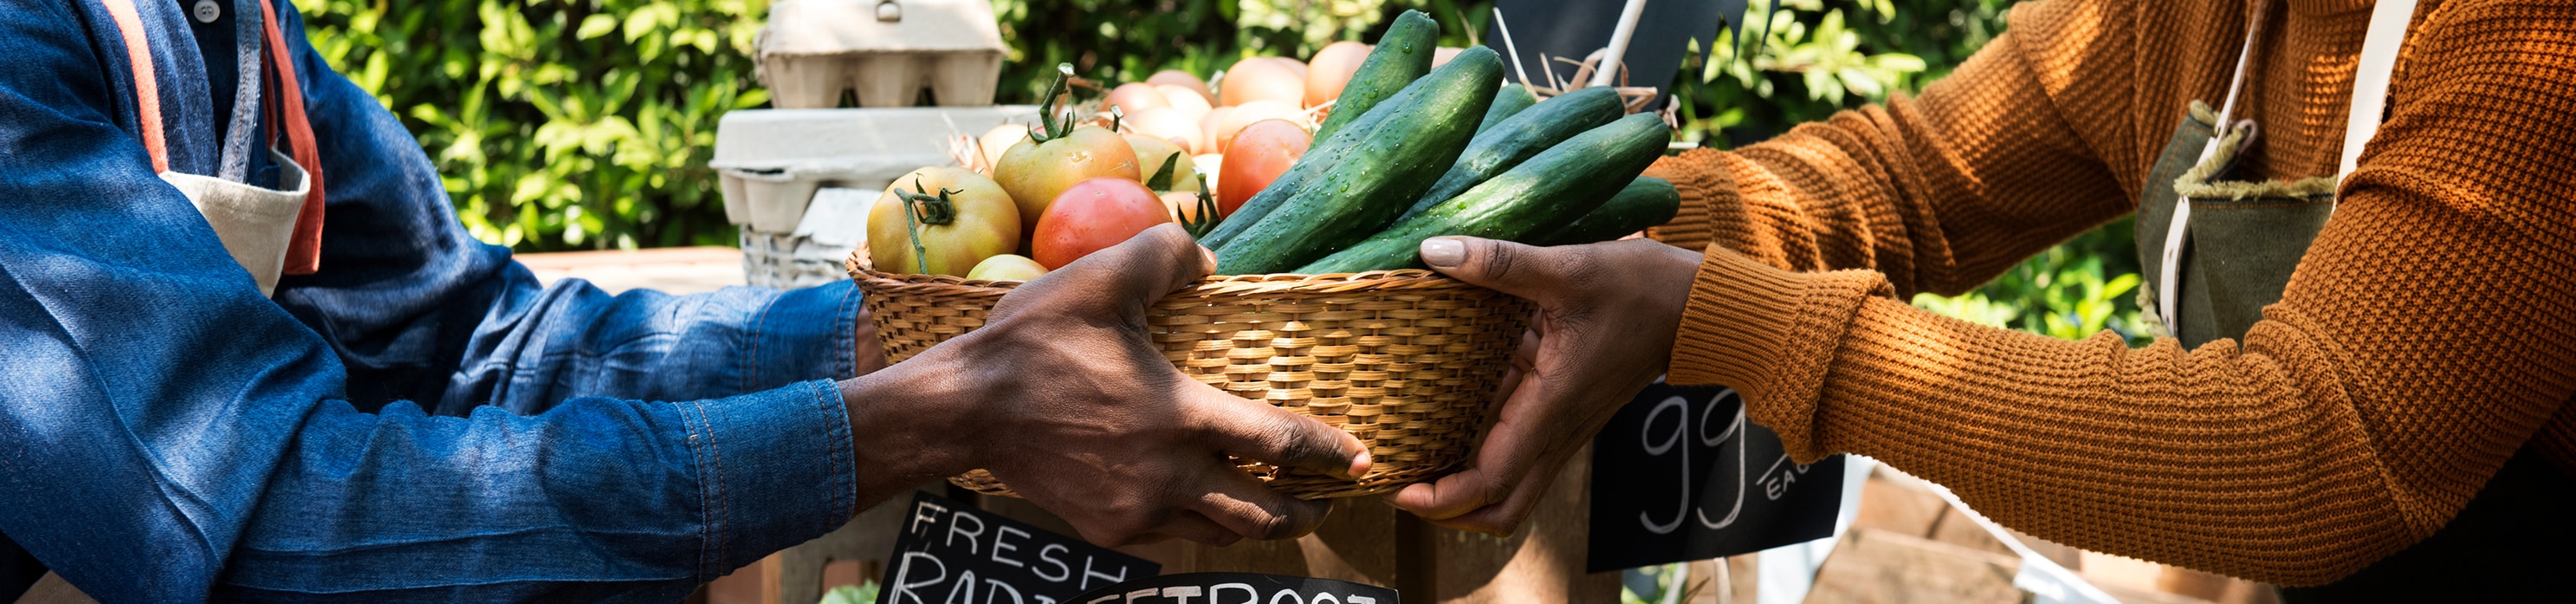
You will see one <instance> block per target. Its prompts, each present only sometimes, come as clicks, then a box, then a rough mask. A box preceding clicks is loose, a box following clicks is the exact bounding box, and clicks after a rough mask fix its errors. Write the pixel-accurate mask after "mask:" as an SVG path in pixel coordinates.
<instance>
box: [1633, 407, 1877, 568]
mask: <svg viewBox="0 0 2576 604" xmlns="http://www.w3.org/2000/svg"><path fill="white" fill-rule="evenodd" d="M1842 482H1843V463H1842V458H1841V456H1839V455H1838V456H1834V457H1828V458H1825V459H1824V460H1822V461H1821V462H1819V463H1815V464H1811V465H1810V464H1800V463H1798V462H1795V461H1791V460H1790V459H1789V455H1788V453H1787V452H1786V451H1785V450H1784V449H1782V448H1781V446H1780V437H1779V435H1777V434H1774V433H1772V432H1771V429H1769V428H1764V427H1762V426H1759V425H1755V424H1753V423H1752V422H1748V421H1745V420H1744V398H1743V397H1741V396H1738V395H1736V393H1735V390H1734V389H1732V388H1717V387H1683V386H1673V385H1669V384H1665V383H1663V382H1660V381H1659V382H1656V383H1654V384H1653V385H1650V386H1647V387H1646V389H1645V391H1643V392H1639V393H1637V397H1636V398H1635V399H1631V400H1630V401H1629V402H1628V406H1627V407H1624V408H1621V409H1620V410H1619V413H1618V414H1617V415H1615V416H1612V417H1611V418H1610V425H1609V426H1607V427H1605V428H1602V430H1601V434H1600V435H1599V436H1596V437H1594V439H1593V441H1592V527H1591V532H1592V538H1591V553H1590V556H1589V559H1588V560H1587V561H1586V563H1585V566H1586V567H1588V568H1589V570H1591V571H1592V572H1602V571H1609V570H1617V569H1622V568H1635V567H1639V566H1648V565H1654V564H1667V563H1673V562H1682V561H1688V560H1706V559H1710V558H1717V557H1722V556H1733V555H1736V554H1743V553H1750V552H1757V551H1761V550H1766V549H1770V548H1774V547H1779V546H1782V545H1788V544H1792V543H1799V542H1804V541H1812V540H1815V539H1820V538H1824V537H1826V536H1830V535H1832V534H1833V530H1834V519H1835V515H1836V512H1837V511H1839V509H1840V507H1841V505H1842V496H1843V486H1842Z"/></svg>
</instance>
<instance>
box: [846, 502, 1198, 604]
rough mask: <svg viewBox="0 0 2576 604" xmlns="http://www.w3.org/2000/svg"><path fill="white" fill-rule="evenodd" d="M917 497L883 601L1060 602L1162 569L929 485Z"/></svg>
mask: <svg viewBox="0 0 2576 604" xmlns="http://www.w3.org/2000/svg"><path fill="white" fill-rule="evenodd" d="M913 501H914V504H913V506H912V508H911V513H910V514H908V515H907V516H906V517H905V518H904V519H903V520H902V521H901V527H902V528H903V529H904V530H903V532H902V533H901V534H899V535H898V536H897V537H896V540H895V551H894V553H893V554H892V555H890V556H888V559H889V560H891V561H893V562H894V564H893V565H892V567H891V568H888V569H887V570H886V575H885V577H884V578H883V579H882V580H880V581H879V583H878V584H880V585H884V586H885V589H883V590H880V591H878V592H877V594H878V595H877V603H878V604H1056V603H1058V602H1064V601H1067V600H1070V599H1072V598H1073V597H1074V596H1076V595H1079V594H1082V593H1083V592H1084V591H1085V590H1086V589H1087V588H1089V587H1090V585H1089V584H1091V583H1100V584H1110V583H1116V582H1119V581H1123V580H1126V579H1127V578H1128V577H1136V576H1152V575H1154V574H1156V573H1157V572H1159V571H1161V569H1162V566H1161V565H1158V564H1154V563H1152V562H1148V561H1145V560H1142V559H1138V558H1136V557H1134V556H1129V555H1126V554H1121V553H1118V552H1117V551H1114V550H1110V549H1107V548H1101V547H1097V546H1093V545H1091V544H1089V543H1084V542H1082V540H1080V539H1078V538H1075V537H1070V536H1066V535H1059V534H1056V533H1053V532H1049V531H1046V530H1044V529H1040V528H1038V527H1035V526H1030V525H1028V524H1025V523H1021V522H1019V521H1017V520H1012V519H1010V518H1007V517H1003V516H999V515H994V514H990V513H987V512H984V511H983V510H979V509H976V508H975V507H974V506H971V505H967V504H963V503H958V502H953V501H948V500H945V499H941V498H939V497H938V496H935V495H931V494H928V493H915V494H914V496H913ZM1076 576H1080V577H1082V579H1080V580H1079V581H1077V580H1075V579H1074V577H1076Z"/></svg>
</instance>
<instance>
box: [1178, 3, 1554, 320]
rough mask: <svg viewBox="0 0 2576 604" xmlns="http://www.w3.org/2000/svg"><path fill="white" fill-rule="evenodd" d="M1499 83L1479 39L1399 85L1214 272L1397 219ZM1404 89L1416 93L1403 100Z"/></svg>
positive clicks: (1277, 258) (1263, 263)
mask: <svg viewBox="0 0 2576 604" xmlns="http://www.w3.org/2000/svg"><path fill="white" fill-rule="evenodd" d="M1502 80H1503V60H1502V57H1500V56H1498V55H1496V54H1494V50H1493V49H1490V48H1485V47H1482V46H1478V47H1474V48H1469V49H1467V50H1466V52H1461V53H1458V56H1457V58H1454V59H1450V60H1449V63H1448V64H1446V65H1442V66H1440V68H1439V69H1434V70H1431V74H1430V75H1425V76H1422V79H1420V80H1416V81H1414V83H1413V84H1412V85H1411V86H1406V87H1405V89H1404V91H1403V92H1400V93H1397V95H1396V96H1397V97H1398V99H1399V100H1403V101H1405V102H1404V103H1402V104H1394V103H1390V104H1387V105H1385V106H1383V107H1379V108H1378V109H1377V110H1376V111H1370V112H1369V114H1370V117H1369V118H1368V119H1369V120H1376V121H1378V124H1377V125H1376V127H1375V128H1371V129H1369V130H1366V131H1358V130H1352V131H1346V132H1344V133H1343V134H1339V135H1335V136H1334V138H1335V139H1337V140H1338V139H1342V138H1348V137H1350V136H1353V135H1359V136H1360V138H1359V139H1358V140H1357V141H1356V142H1355V144H1353V145H1352V146H1351V148H1350V150H1349V151H1348V153H1349V156H1348V157H1345V158H1343V159H1342V160H1341V162H1340V163H1339V164H1337V165H1335V166H1333V168H1332V170H1331V171H1329V172H1325V173H1323V174H1321V175H1318V176H1316V177H1315V178H1314V179H1313V180H1309V181H1307V182H1305V183H1302V186H1301V187H1299V188H1298V190H1297V191H1296V194H1295V196H1293V197H1290V198H1288V199H1287V200H1286V201H1282V202H1280V203H1279V207H1278V208H1277V209H1274V210H1271V211H1270V213H1269V215H1268V216H1265V217H1263V218H1262V220H1261V221H1260V222H1256V223H1253V225H1252V226H1251V228H1249V229H1247V230H1245V231H1244V232H1243V234H1242V235H1240V236H1238V237H1236V238H1235V239H1234V240H1233V241H1231V242H1228V243H1226V244H1225V247H1224V248H1222V249H1218V250H1217V273H1218V274H1225V275H1244V274H1259V273H1275V272H1279V271H1282V270H1287V269H1289V268H1292V267H1296V266H1298V265H1302V264H1305V263H1308V262H1313V261H1314V260H1315V259H1316V258H1322V257H1324V256H1326V255H1330V254H1332V253H1333V252H1337V251H1341V249H1342V248H1344V247H1349V246H1350V245H1351V244H1354V243H1358V242H1359V241H1360V240H1362V239H1367V238H1368V236H1369V235H1370V234H1373V233H1376V232H1377V231H1378V230H1379V229H1383V228H1386V225H1388V224H1390V223H1393V222H1395V217H1396V215H1398V214H1403V213H1404V209H1405V207H1406V206H1407V205H1409V204H1411V203H1413V199H1414V198H1415V197H1418V196H1421V195H1422V192H1423V191H1424V190H1428V189H1430V188H1431V183H1433V182H1435V181H1437V180H1439V178H1440V174H1441V173H1442V172H1445V171H1447V170H1448V169H1449V165H1450V164H1451V163H1454V162H1456V161H1457V160H1458V152H1459V151H1463V150H1465V149H1466V148H1467V141H1468V139H1471V138H1473V137H1474V136H1475V134H1476V123H1475V119H1476V117H1477V116H1482V115H1484V114H1485V109H1486V107H1487V106H1489V105H1491V104H1492V103H1493V101H1494V91H1495V90H1498V89H1500V88H1501V86H1500V84H1501V83H1502ZM1406 96H1412V97H1414V98H1411V99H1404V98H1402V97H1406ZM1274 186H1275V185H1274ZM1585 209H1590V208H1585Z"/></svg>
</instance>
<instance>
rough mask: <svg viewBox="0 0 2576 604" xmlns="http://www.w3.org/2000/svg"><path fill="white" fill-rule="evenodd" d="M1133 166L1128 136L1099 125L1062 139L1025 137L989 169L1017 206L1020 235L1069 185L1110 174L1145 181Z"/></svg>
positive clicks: (1076, 130) (1030, 230) (1033, 230)
mask: <svg viewBox="0 0 2576 604" xmlns="http://www.w3.org/2000/svg"><path fill="white" fill-rule="evenodd" d="M1137 171H1138V168H1137V167H1136V149H1135V148H1134V147H1130V146H1128V145H1127V138H1126V137H1123V136H1119V135H1118V133H1116V132H1110V131H1109V129H1107V128H1101V127H1099V126H1081V127H1077V128H1074V129H1073V131H1071V132H1067V133H1065V135H1064V136H1063V137H1062V138H1054V139H1049V140H1047V141H1046V142H1043V143H1041V142H1037V141H1036V139H1023V140H1021V141H1020V142H1018V143H1013V144H1012V145H1011V148H1010V150H1008V151H1003V152H1002V161H1001V163H1000V164H997V165H995V166H994V167H993V180H995V181H997V182H1000V183H1001V184H1002V190H1004V191H1009V192H1010V195H1011V199H1012V200H1014V201H1015V202H1017V203H1018V204H1019V207H1020V219H1021V220H1020V235H1021V236H1023V237H1025V236H1028V235H1031V234H1034V233H1036V232H1037V228H1038V227H1037V224H1038V217H1040V216H1045V215H1046V209H1047V204H1051V203H1055V197H1056V196H1057V195H1062V194H1064V190H1065V189H1070V188H1073V183H1078V182H1082V181H1085V180H1090V179H1093V178H1099V177H1103V176H1114V177H1118V178H1124V179H1127V180H1133V181H1136V182H1144V181H1145V175H1143V174H1139V173H1138V172H1137Z"/></svg>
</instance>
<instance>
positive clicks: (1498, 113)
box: [1476, 84, 1538, 135]
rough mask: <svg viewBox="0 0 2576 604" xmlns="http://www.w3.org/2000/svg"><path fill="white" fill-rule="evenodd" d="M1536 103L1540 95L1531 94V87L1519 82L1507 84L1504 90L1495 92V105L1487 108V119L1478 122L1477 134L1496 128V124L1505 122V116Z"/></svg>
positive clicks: (1507, 116)
mask: <svg viewBox="0 0 2576 604" xmlns="http://www.w3.org/2000/svg"><path fill="white" fill-rule="evenodd" d="M1536 104H1538V95H1535V94H1530V91H1529V87H1527V86H1522V85H1519V84H1508V85H1505V86H1503V91H1502V92H1496V93H1494V106H1492V107H1488V108H1486V109H1485V121H1482V122H1477V123H1476V134H1478V135H1483V134H1484V133H1485V131H1486V130H1492V129H1494V125H1495V124H1500V123H1503V120H1504V119H1505V118H1509V117H1511V116H1512V115H1514V114H1518V113H1520V112H1521V110H1522V109H1528V108H1530V106H1531V105H1536Z"/></svg>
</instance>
